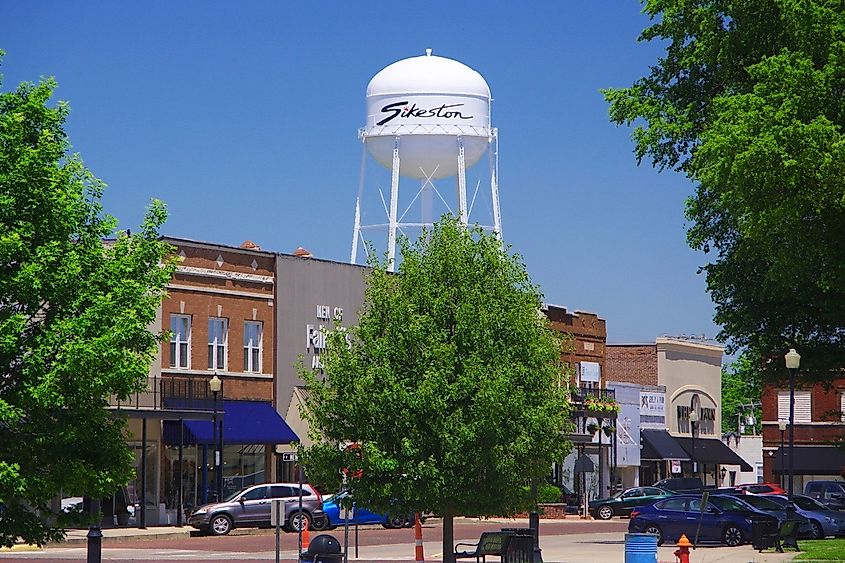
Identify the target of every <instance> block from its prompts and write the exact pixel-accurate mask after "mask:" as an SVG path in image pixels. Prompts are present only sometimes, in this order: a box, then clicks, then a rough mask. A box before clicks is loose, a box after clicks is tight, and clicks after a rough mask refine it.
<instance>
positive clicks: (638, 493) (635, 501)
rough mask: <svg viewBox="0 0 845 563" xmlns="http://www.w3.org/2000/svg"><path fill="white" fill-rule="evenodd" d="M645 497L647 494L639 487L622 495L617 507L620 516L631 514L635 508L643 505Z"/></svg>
mask: <svg viewBox="0 0 845 563" xmlns="http://www.w3.org/2000/svg"><path fill="white" fill-rule="evenodd" d="M644 496H645V494H644V492H643V490H642V489H641V488H639V487H635V488H633V489H628V490H627V491H625V492H624V493H622V497H621V498H620V501H621V502H620V503H619V506H618V507H617V512H618V514H622V515H625V514H630V513H631V511H632V510H633V509H634V508H636V507H637V506H641V505H642V504H643V503H642V499H643V497H644Z"/></svg>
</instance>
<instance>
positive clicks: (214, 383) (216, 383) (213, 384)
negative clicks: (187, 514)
mask: <svg viewBox="0 0 845 563" xmlns="http://www.w3.org/2000/svg"><path fill="white" fill-rule="evenodd" d="M222 386H223V382H222V381H220V378H219V377H217V372H215V373H214V377H212V378H211V379H210V380H209V382H208V388H209V389H210V390H211V394H212V395H214V414H213V415H212V419H211V420H212V422H211V424H212V428H211V435H212V439H213V440H214V490H215V495H216V498H215V499H214V500H215V501H216V502H220V497H222V496H223V495H222V492H223V491H221V490H220V489H221V487H220V482H221V481H220V450H219V449H218V448H217V393H219V392H220V388H221V387H222Z"/></svg>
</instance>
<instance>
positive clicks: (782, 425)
mask: <svg viewBox="0 0 845 563" xmlns="http://www.w3.org/2000/svg"><path fill="white" fill-rule="evenodd" d="M778 429H779V430H780V486H781V488H783V470H784V467H783V466H784V463H783V454H784V451H783V433H784V432H785V431H786V421H785V420H784V419H780V420H778Z"/></svg>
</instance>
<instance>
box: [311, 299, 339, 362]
mask: <svg viewBox="0 0 845 563" xmlns="http://www.w3.org/2000/svg"><path fill="white" fill-rule="evenodd" d="M314 316H315V317H316V318H317V321H318V322H317V323H309V324H307V325H305V352H306V354H310V355H311V369H312V370H314V371H322V370H323V364H322V363H321V362H320V354H321V353H322V352H323V350H325V349H326V331H327V330H329V329H330V328H331V326H326V325H328V324H329V322H330V321H334V322H335V323H340V321H342V320H343V308H342V307H330V306H329V305H317V306H316V308H315V315H314ZM320 321H322V322H324V323H326V325H324V324H321V323H320Z"/></svg>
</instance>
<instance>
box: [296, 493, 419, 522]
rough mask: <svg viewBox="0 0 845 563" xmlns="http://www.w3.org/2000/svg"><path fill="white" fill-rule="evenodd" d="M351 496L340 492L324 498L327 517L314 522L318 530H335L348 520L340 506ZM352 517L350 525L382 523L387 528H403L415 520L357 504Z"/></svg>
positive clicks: (354, 506)
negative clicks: (381, 512)
mask: <svg viewBox="0 0 845 563" xmlns="http://www.w3.org/2000/svg"><path fill="white" fill-rule="evenodd" d="M348 497H349V493H345V492H344V493H338V494H335V495H331V496H329V497H324V498H323V512H325V513H326V517H325V518H324V519H323V520H322V521H320V522H314V526H313V528H314V529H316V530H333V529H334V528H337V527H338V526H343V525H344V524H345V523H346V521H345V519H344V518H343V516H344V510H343V508H342V507H341V506H340V505H341V503H342V501H343V500H344V499H346V498H348ZM352 506H353V508H352V517H351V518H349V525H355V524H381V525H382V526H384V527H385V528H402V527H406V526H411V525H413V520H412V519H411V518H410V517H407V516H400V515H390V514H379V513H377V512H372V511H370V510H367V509H366V508H364V507H362V506H358V505H357V504H353V505H352Z"/></svg>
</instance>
